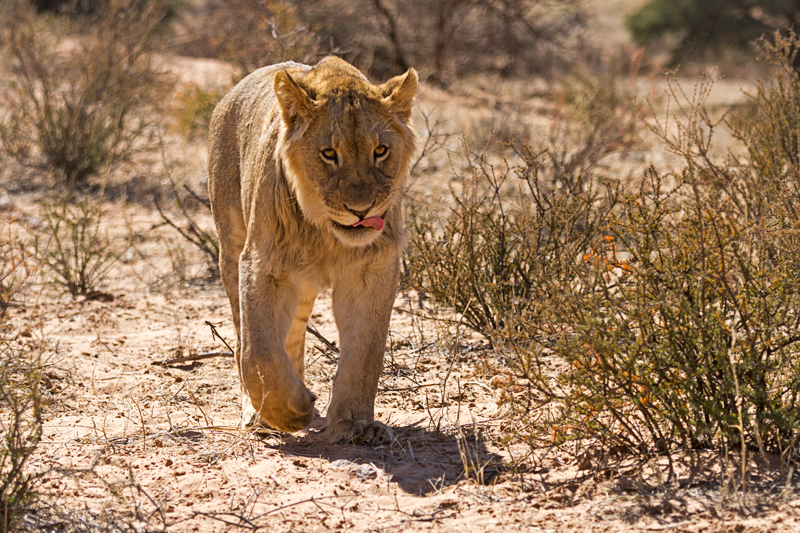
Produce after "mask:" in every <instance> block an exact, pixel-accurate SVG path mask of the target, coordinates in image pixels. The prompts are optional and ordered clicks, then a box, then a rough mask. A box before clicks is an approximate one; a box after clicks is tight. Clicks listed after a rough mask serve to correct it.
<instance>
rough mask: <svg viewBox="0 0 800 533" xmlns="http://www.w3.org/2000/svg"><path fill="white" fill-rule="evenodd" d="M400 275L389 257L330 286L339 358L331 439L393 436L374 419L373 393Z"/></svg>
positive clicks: (329, 424) (373, 440)
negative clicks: (332, 286) (339, 347)
mask: <svg viewBox="0 0 800 533" xmlns="http://www.w3.org/2000/svg"><path fill="white" fill-rule="evenodd" d="M398 276H399V265H398V261H397V258H396V257H387V258H385V259H381V260H380V264H370V265H368V266H366V267H365V268H364V269H357V268H354V269H352V271H351V274H349V275H347V276H346V277H345V278H344V279H339V280H337V283H336V285H335V286H334V288H333V314H334V317H335V318H336V325H337V327H338V328H339V340H340V344H341V357H340V358H339V369H338V370H337V372H336V377H335V378H334V381H333V393H332V398H331V404H330V407H329V408H328V413H327V416H326V419H327V429H326V433H327V434H328V438H329V439H330V440H331V442H347V441H352V442H363V443H369V444H383V443H387V442H391V440H392V431H391V429H389V427H388V426H386V425H385V424H382V423H380V422H376V421H375V395H376V393H377V391H378V379H379V378H380V375H381V371H382V370H383V353H384V349H385V346H386V336H387V334H388V332H389V318H390V316H391V313H392V304H393V303H394V298H395V295H396V292H397V284H398Z"/></svg>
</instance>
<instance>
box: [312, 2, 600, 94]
mask: <svg viewBox="0 0 800 533" xmlns="http://www.w3.org/2000/svg"><path fill="white" fill-rule="evenodd" d="M297 5H298V6H299V9H300V14H301V17H302V19H303V20H305V21H307V23H308V24H309V25H310V26H311V27H313V28H315V29H316V30H317V33H318V34H319V35H321V36H322V37H323V40H332V41H333V43H334V45H335V46H337V47H339V48H340V49H341V51H342V53H343V54H344V55H345V56H346V57H347V58H348V59H350V60H351V61H353V62H355V63H356V64H357V65H358V66H359V67H361V68H363V69H365V70H366V71H368V72H370V74H371V75H373V76H376V77H381V78H383V77H386V76H388V75H390V74H397V73H398V72H399V71H403V70H406V69H407V68H408V67H410V66H414V67H416V68H417V69H419V70H421V71H422V72H423V74H424V75H426V77H427V76H430V80H431V81H436V82H438V83H442V84H447V83H448V82H450V81H452V80H453V78H454V77H455V76H461V75H464V74H467V73H475V72H497V73H501V74H504V75H512V74H514V75H524V74H543V73H544V74H546V73H550V72H551V71H552V68H553V67H554V66H556V65H558V64H559V63H561V64H563V63H565V62H564V58H565V57H568V56H569V54H570V52H571V51H573V50H575V49H576V47H577V46H578V45H579V44H580V39H579V38H578V34H579V30H580V29H581V28H582V27H583V24H584V22H585V14H584V11H583V9H582V6H581V3H580V2H577V1H574V0H503V1H495V0H475V1H464V0H441V1H437V2H430V1H428V0H356V1H338V0H337V1H333V2H316V1H313V0H301V1H298V2H297Z"/></svg>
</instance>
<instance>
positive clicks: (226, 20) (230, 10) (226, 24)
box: [206, 0, 330, 77]
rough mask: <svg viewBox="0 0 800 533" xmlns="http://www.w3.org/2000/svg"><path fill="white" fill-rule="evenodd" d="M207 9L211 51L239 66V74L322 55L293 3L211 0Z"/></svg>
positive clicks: (302, 61)
mask: <svg viewBox="0 0 800 533" xmlns="http://www.w3.org/2000/svg"><path fill="white" fill-rule="evenodd" d="M206 9H207V17H208V39H209V41H210V44H211V47H212V53H213V54H214V55H215V56H216V57H219V58H221V59H224V60H226V61H229V62H230V63H232V64H233V65H235V66H236V67H238V69H239V75H240V77H244V76H245V75H247V74H249V73H250V72H252V71H253V70H255V69H257V68H259V67H263V66H265V65H271V64H274V63H280V62H282V61H289V60H292V61H298V62H301V63H307V62H316V60H317V59H320V58H321V57H322V56H323V55H325V54H324V51H323V49H324V47H323V43H322V42H321V40H320V37H319V36H318V35H317V34H316V33H315V32H314V31H312V29H311V28H310V27H309V26H308V24H306V23H305V22H304V21H303V20H302V19H301V18H300V17H299V16H298V14H297V8H296V7H295V2H288V1H285V0H230V1H226V0H212V1H211V2H209V4H208V6H207V8H206ZM328 51H330V50H328Z"/></svg>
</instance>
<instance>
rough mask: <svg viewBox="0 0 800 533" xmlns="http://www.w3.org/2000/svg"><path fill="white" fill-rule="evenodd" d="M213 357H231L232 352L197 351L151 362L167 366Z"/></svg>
mask: <svg viewBox="0 0 800 533" xmlns="http://www.w3.org/2000/svg"><path fill="white" fill-rule="evenodd" d="M213 357H233V353H231V352H210V353H199V354H196V355H187V356H186V357H175V358H172V359H166V360H164V361H153V362H152V363H151V364H153V365H160V366H167V365H175V364H178V363H190V362H192V361H201V360H203V359H211V358H213Z"/></svg>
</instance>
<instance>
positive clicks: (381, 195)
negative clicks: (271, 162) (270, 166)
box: [275, 62, 417, 246]
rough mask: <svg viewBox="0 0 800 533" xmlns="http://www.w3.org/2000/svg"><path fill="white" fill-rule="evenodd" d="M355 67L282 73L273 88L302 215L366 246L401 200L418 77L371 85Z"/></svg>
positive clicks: (411, 145)
mask: <svg viewBox="0 0 800 533" xmlns="http://www.w3.org/2000/svg"><path fill="white" fill-rule="evenodd" d="M333 63H334V66H336V67H339V66H340V65H338V64H336V62H333ZM348 67H349V65H348ZM319 68H320V67H319V66H318V67H317V68H316V69H315V70H317V69H319ZM350 69H352V67H350ZM354 72H355V73H356V74H357V71H355V70H354V69H352V70H347V71H345V72H344V73H343V74H342V73H341V72H340V71H338V70H337V71H335V75H334V76H332V77H326V76H325V75H326V72H324V69H323V72H317V73H315V72H314V71H311V72H310V73H308V74H307V75H306V76H305V77H299V78H298V79H297V80H295V79H293V78H291V77H289V75H288V74H287V73H286V72H279V73H278V75H277V76H276V78H275V93H276V95H277V97H278V102H279V104H280V106H281V111H282V115H283V117H282V118H283V121H284V128H285V129H284V132H283V145H284V148H285V151H284V154H285V158H284V161H285V162H286V163H287V166H288V168H287V169H286V171H287V177H288V179H289V181H290V183H291V184H292V186H293V188H294V191H295V193H296V194H297V199H298V202H299V204H300V207H301V209H302V211H303V214H304V216H305V217H306V218H307V219H308V220H309V221H310V222H311V223H312V224H314V225H315V226H317V227H319V228H322V229H325V230H327V231H331V232H332V233H333V234H334V235H335V236H336V237H337V238H338V239H339V240H340V241H341V242H343V243H345V244H347V245H350V246H364V245H367V244H369V243H371V242H372V241H373V240H375V239H376V238H377V237H378V236H379V235H380V233H381V232H382V231H383V228H384V224H385V219H386V215H387V213H388V212H389V211H390V210H391V209H392V207H393V206H395V205H396V204H397V203H398V202H399V199H400V195H401V188H402V183H403V180H404V177H405V175H406V173H407V172H408V165H409V161H410V159H411V156H412V154H413V151H414V144H415V140H416V139H415V136H414V132H413V130H412V129H411V127H410V112H411V103H412V101H413V97H414V93H415V92H416V88H417V78H416V73H414V72H413V71H410V72H409V73H407V74H405V75H404V76H399V77H397V78H393V79H392V80H390V81H389V82H387V83H386V84H384V85H381V86H374V85H371V84H370V83H369V82H367V81H366V80H364V79H363V77H361V76H360V74H358V75H355V74H354ZM312 74H315V75H312ZM327 74H330V73H327Z"/></svg>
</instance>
